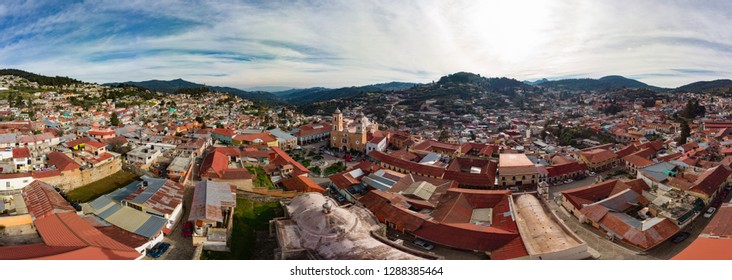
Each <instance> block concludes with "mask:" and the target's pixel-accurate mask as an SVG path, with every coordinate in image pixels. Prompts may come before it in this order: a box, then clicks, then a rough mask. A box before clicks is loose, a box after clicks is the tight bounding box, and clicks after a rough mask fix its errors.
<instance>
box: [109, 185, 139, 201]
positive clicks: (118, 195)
mask: <svg viewBox="0 0 732 280" xmlns="http://www.w3.org/2000/svg"><path fill="white" fill-rule="evenodd" d="M138 183H140V181H134V182H132V183H129V184H128V185H127V186H124V187H121V188H119V189H116V190H115V191H113V192H111V193H109V194H107V195H106V196H107V197H109V198H110V199H112V200H114V201H122V200H123V199H125V197H127V196H129V195H130V194H132V193H133V192H135V190H137V184H138Z"/></svg>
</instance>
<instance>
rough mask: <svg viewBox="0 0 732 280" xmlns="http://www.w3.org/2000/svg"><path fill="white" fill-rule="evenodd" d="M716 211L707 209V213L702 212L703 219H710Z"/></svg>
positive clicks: (715, 209)
mask: <svg viewBox="0 0 732 280" xmlns="http://www.w3.org/2000/svg"><path fill="white" fill-rule="evenodd" d="M716 211H717V208H714V207H709V209H707V212H704V218H711V217H712V215H714V212H716Z"/></svg>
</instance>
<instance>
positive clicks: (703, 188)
mask: <svg viewBox="0 0 732 280" xmlns="http://www.w3.org/2000/svg"><path fill="white" fill-rule="evenodd" d="M730 174H732V171H730V170H729V169H727V167H725V166H722V165H720V166H717V167H714V168H711V169H707V171H704V173H702V174H701V175H700V176H699V178H697V179H696V181H694V186H693V187H691V189H690V191H693V192H697V193H702V194H706V195H710V196H711V195H712V194H714V193H715V192H717V191H718V190H719V189H720V188H722V186H723V184H724V182H725V181H726V180H727V178H728V177H729V176H730Z"/></svg>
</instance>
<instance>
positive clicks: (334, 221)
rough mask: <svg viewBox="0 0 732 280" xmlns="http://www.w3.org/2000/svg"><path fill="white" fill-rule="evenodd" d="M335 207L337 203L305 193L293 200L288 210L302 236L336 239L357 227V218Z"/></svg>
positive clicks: (317, 194)
mask: <svg viewBox="0 0 732 280" xmlns="http://www.w3.org/2000/svg"><path fill="white" fill-rule="evenodd" d="M326 201H327V202H326ZM335 205H338V203H336V202H335V201H333V200H332V199H331V198H327V197H325V196H323V195H322V194H320V193H306V194H304V195H301V196H298V197H296V198H294V199H293V200H292V201H291V202H290V205H288V208H290V213H292V219H293V220H294V221H296V223H297V225H298V226H299V227H300V230H301V233H302V234H303V235H309V236H310V237H315V238H338V237H340V236H343V235H345V234H346V233H348V232H350V231H352V230H353V229H354V228H355V227H356V226H357V225H358V217H357V216H356V215H354V214H353V213H352V212H350V211H347V210H345V209H343V208H341V207H337V206H335Z"/></svg>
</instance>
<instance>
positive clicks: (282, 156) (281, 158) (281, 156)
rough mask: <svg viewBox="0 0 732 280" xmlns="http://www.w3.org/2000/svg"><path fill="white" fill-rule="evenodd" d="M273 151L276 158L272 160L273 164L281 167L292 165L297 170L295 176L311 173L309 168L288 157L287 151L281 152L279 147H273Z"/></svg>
mask: <svg viewBox="0 0 732 280" xmlns="http://www.w3.org/2000/svg"><path fill="white" fill-rule="evenodd" d="M271 149H272V151H274V152H275V153H274V158H272V159H271V160H270V161H271V162H273V163H276V164H281V165H285V164H292V166H293V167H294V168H295V171H294V173H295V174H294V175H295V176H297V175H302V174H308V173H310V170H308V169H307V168H305V166H303V165H302V164H300V163H299V162H297V161H295V160H294V159H292V158H291V157H290V156H288V155H287V153H285V151H283V150H281V149H280V148H278V147H271Z"/></svg>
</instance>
